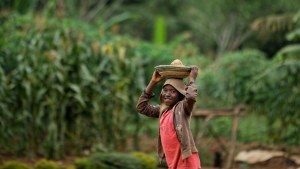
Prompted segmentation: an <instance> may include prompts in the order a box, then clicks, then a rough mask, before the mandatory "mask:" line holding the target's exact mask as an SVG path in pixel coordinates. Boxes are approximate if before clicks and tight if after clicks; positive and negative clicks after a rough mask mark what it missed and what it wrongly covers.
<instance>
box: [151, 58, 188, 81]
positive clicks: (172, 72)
mask: <svg viewBox="0 0 300 169" xmlns="http://www.w3.org/2000/svg"><path fill="white" fill-rule="evenodd" d="M155 69H156V70H157V71H158V73H159V74H160V75H161V76H162V77H165V78H177V79H183V78H186V77H188V76H189V74H190V72H191V68H190V67H188V66H185V65H184V64H183V63H182V62H181V61H180V60H178V59H176V60H174V61H173V62H172V63H171V64H170V65H159V66H155Z"/></svg>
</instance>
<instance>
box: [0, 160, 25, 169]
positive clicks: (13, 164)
mask: <svg viewBox="0 0 300 169" xmlns="http://www.w3.org/2000/svg"><path fill="white" fill-rule="evenodd" d="M0 169H31V168H30V167H29V166H27V165H25V164H24V163H22V162H19V161H6V162H4V163H3V164H2V165H0Z"/></svg>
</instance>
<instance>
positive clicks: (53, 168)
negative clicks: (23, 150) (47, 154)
mask: <svg viewBox="0 0 300 169" xmlns="http://www.w3.org/2000/svg"><path fill="white" fill-rule="evenodd" d="M34 169H60V167H59V166H58V164H57V163H56V162H54V161H50V160H46V159H43V160H39V161H37V162H36V163H35V165H34Z"/></svg>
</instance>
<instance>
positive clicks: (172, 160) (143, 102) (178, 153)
mask: <svg viewBox="0 0 300 169" xmlns="http://www.w3.org/2000/svg"><path fill="white" fill-rule="evenodd" d="M197 75H198V68H197V67H195V66H192V67H191V72H190V74H189V83H188V85H187V86H185V84H184V82H183V79H167V80H166V82H165V83H164V85H163V88H162V91H161V94H160V102H161V105H156V106H153V105H149V100H150V99H151V98H153V97H154V93H153V92H152V89H153V88H154V87H155V85H156V84H158V83H159V82H160V81H162V80H163V77H162V76H161V75H160V74H159V73H158V72H157V71H154V73H153V75H152V78H151V80H150V82H149V84H148V85H147V87H146V89H145V90H144V91H143V93H142V95H141V96H140V98H139V100H138V103H137V105H136V109H137V111H138V112H140V113H141V114H144V115H146V116H149V117H154V118H159V137H158V156H159V161H160V163H161V161H162V159H163V158H166V161H167V164H168V167H169V169H200V168H201V167H200V159H199V156H198V150H197V148H196V146H195V142H194V139H193V136H192V133H191V131H190V126H189V124H190V123H189V122H190V119H191V116H192V110H193V107H194V104H195V102H196V97H197V88H196V86H195V80H196V77H197Z"/></svg>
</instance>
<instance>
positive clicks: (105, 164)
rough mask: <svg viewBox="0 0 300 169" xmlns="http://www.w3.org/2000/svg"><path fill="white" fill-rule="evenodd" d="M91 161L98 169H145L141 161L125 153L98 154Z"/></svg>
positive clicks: (92, 156)
mask: <svg viewBox="0 0 300 169" xmlns="http://www.w3.org/2000/svg"><path fill="white" fill-rule="evenodd" d="M89 159H90V160H91V162H92V165H94V166H95V167H96V168H97V169H99V168H100V169H102V168H103V169H120V168H122V169H144V168H143V167H142V162H141V161H140V160H139V159H137V158H135V157H133V156H131V155H128V154H124V153H106V154H104V153H96V154H93V155H91V156H90V158H89Z"/></svg>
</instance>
